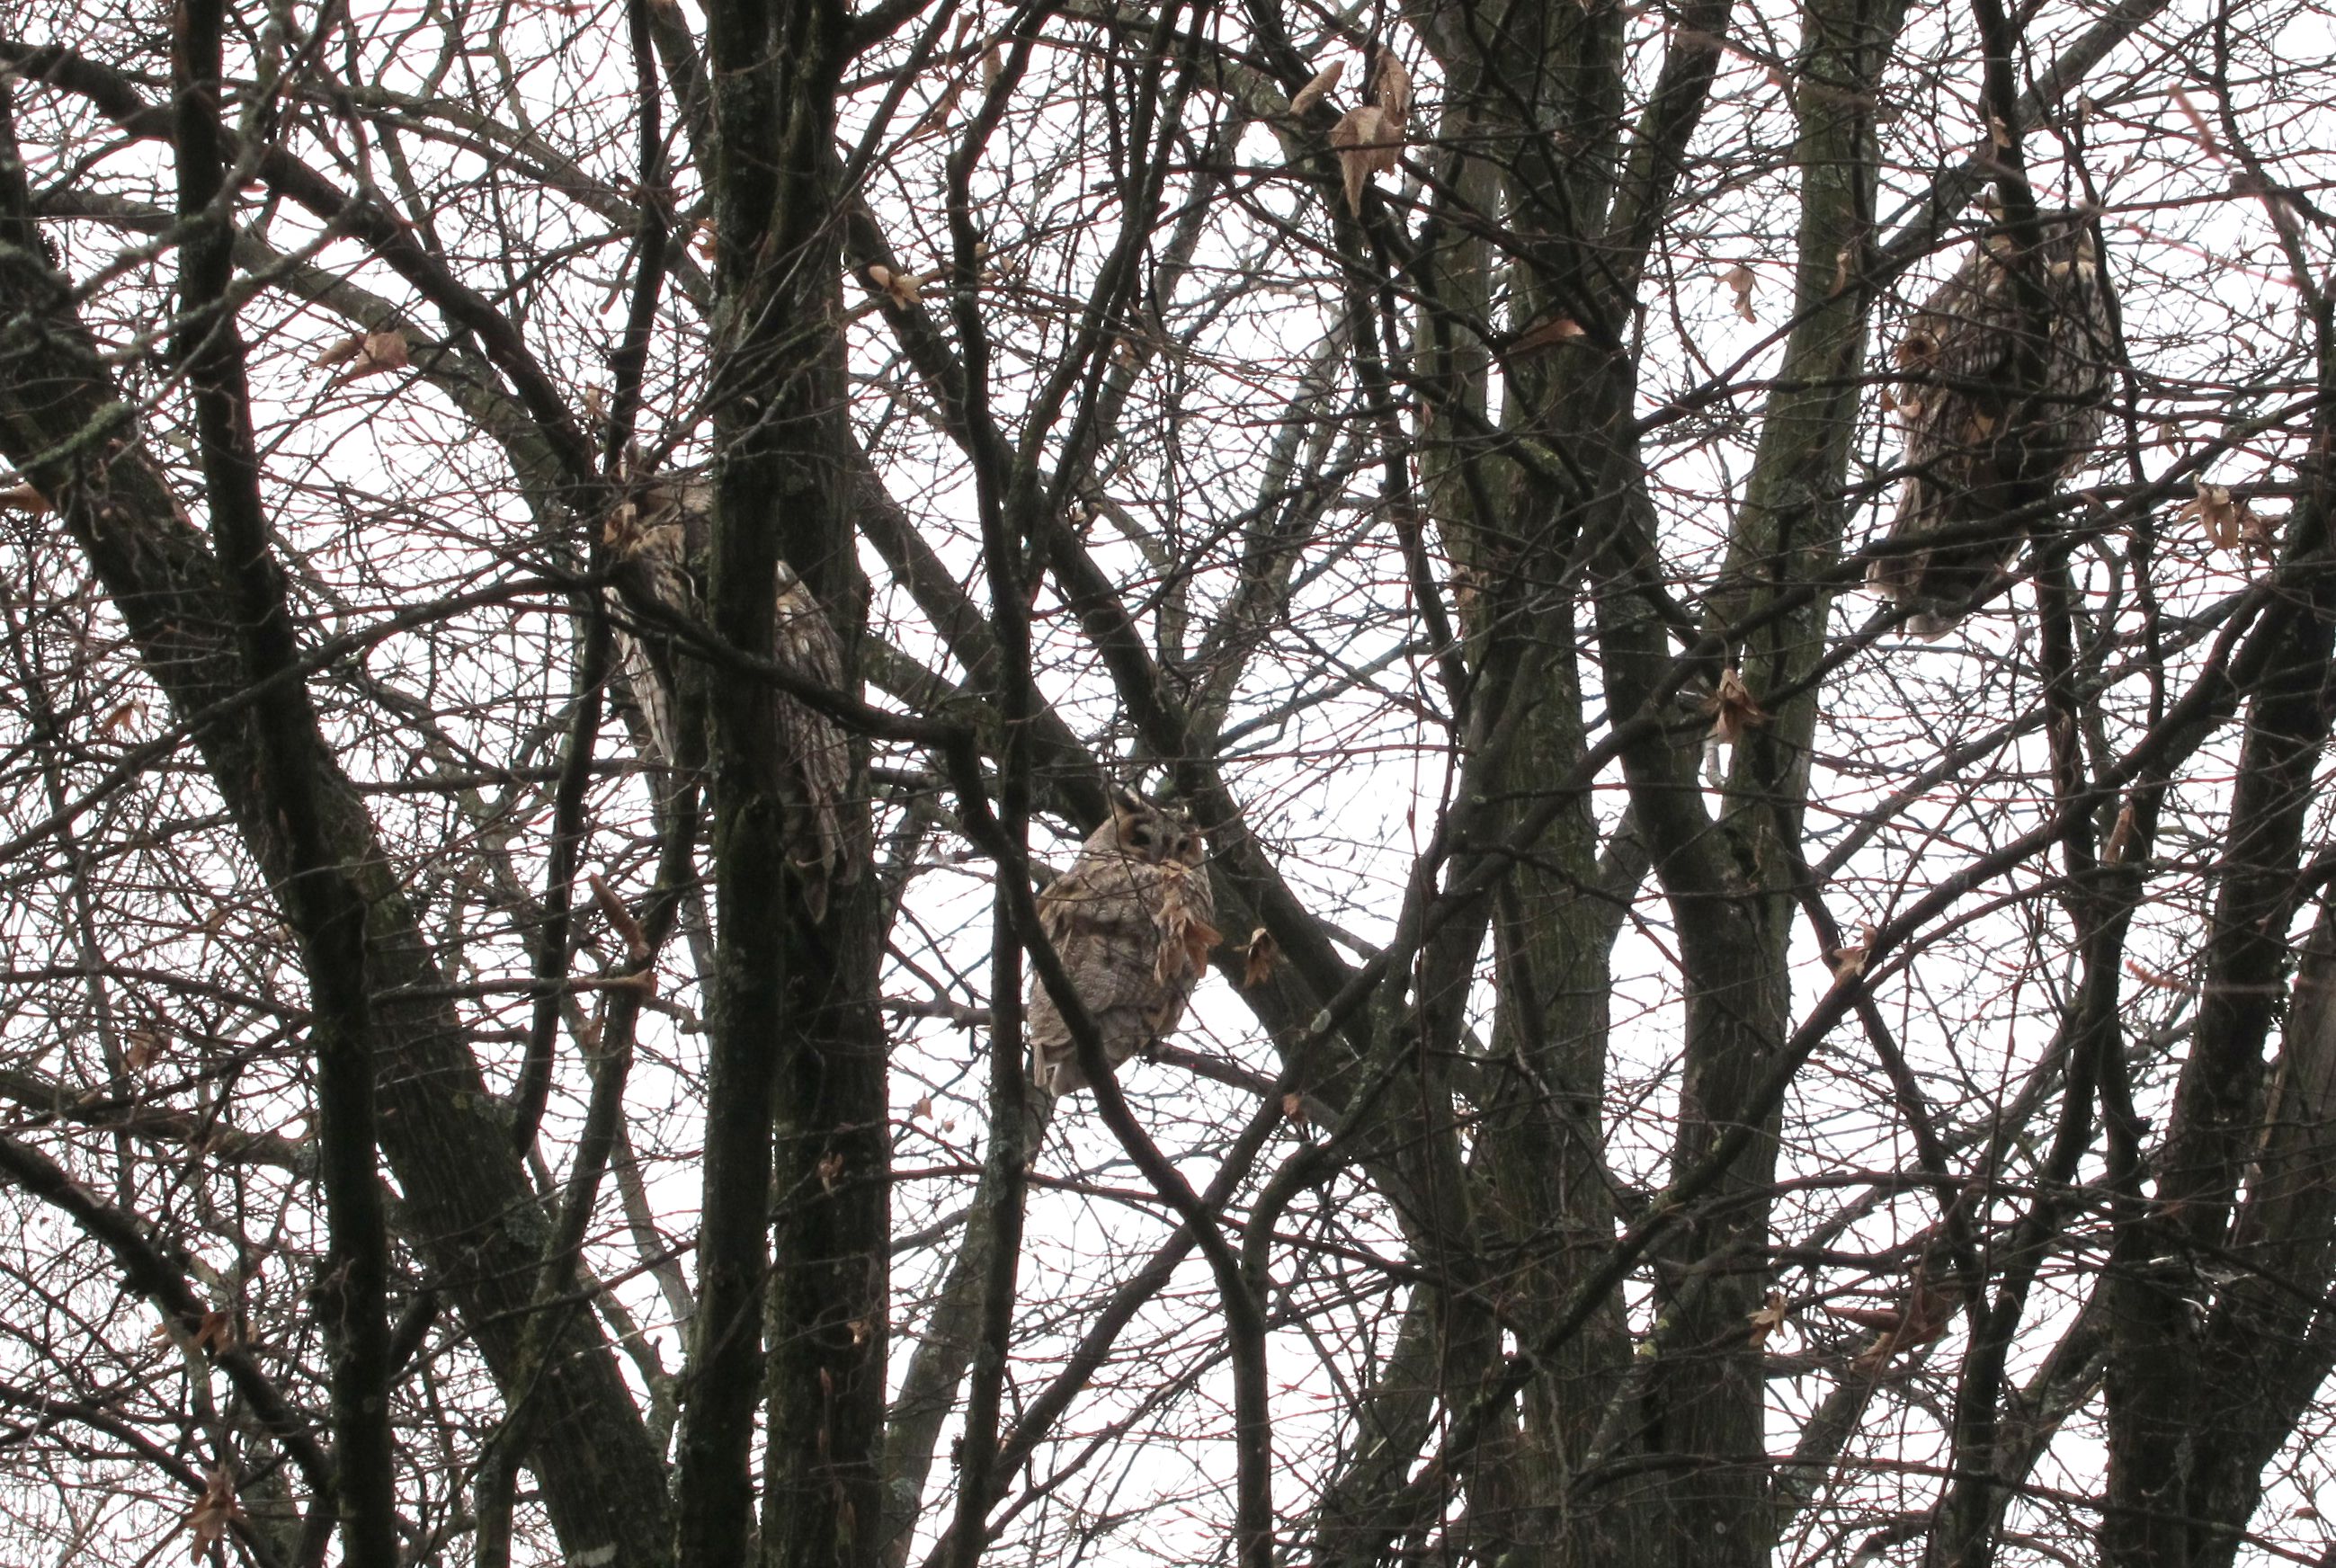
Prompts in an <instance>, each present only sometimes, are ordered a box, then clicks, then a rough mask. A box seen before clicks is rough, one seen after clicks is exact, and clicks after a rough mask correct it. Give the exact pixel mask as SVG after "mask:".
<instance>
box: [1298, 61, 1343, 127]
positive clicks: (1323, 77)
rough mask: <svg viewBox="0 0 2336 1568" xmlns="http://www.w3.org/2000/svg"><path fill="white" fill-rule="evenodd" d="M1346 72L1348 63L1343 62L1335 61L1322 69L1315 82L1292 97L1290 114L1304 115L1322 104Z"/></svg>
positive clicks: (1316, 75)
mask: <svg viewBox="0 0 2336 1568" xmlns="http://www.w3.org/2000/svg"><path fill="white" fill-rule="evenodd" d="M1346 72H1347V63H1346V62H1345V61H1343V60H1333V61H1331V62H1330V63H1329V64H1328V65H1325V66H1324V67H1322V69H1321V70H1320V71H1319V72H1318V73H1316V74H1315V77H1314V80H1313V81H1311V82H1309V83H1307V84H1306V85H1305V86H1303V87H1300V88H1299V90H1298V91H1297V93H1295V94H1294V95H1292V96H1291V98H1290V112H1291V113H1292V114H1303V113H1305V112H1307V111H1308V110H1309V109H1311V108H1313V107H1314V105H1316V104H1317V103H1319V102H1322V100H1323V99H1325V98H1327V97H1329V93H1330V89H1332V88H1333V87H1336V86H1337V85H1338V78H1339V77H1341V76H1343V75H1345V74H1346Z"/></svg>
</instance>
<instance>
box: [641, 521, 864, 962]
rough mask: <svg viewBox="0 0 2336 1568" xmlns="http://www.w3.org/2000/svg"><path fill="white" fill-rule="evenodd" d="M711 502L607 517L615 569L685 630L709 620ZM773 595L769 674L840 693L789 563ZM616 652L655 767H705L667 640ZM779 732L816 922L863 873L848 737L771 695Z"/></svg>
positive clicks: (826, 642)
mask: <svg viewBox="0 0 2336 1568" xmlns="http://www.w3.org/2000/svg"><path fill="white" fill-rule="evenodd" d="M712 499H713V497H712V491H711V488H710V487H709V486H706V485H705V484H702V483H680V482H651V483H648V484H646V485H643V486H642V487H640V488H639V489H638V490H637V491H636V492H634V494H633V497H632V499H630V500H629V501H628V502H624V503H623V504H621V505H620V506H619V507H618V509H617V510H616V511H614V512H613V513H611V514H610V516H609V518H608V523H607V527H606V538H607V541H608V545H609V548H610V550H612V551H613V552H614V553H615V554H616V556H617V557H618V560H620V561H622V562H624V563H626V565H627V566H628V568H629V569H630V570H634V571H637V572H638V573H639V574H640V577H641V580H642V581H643V582H644V583H645V584H646V586H647V589H648V590H649V592H650V594H651V596H652V597H653V598H655V599H656V600H657V602H658V603H659V604H660V605H662V606H664V607H665V608H666V609H669V610H672V611H674V612H675V613H676V615H678V616H680V617H682V618H684V619H685V620H686V621H687V622H688V623H689V624H691V625H694V626H703V625H704V624H705V616H704V612H703V606H702V600H701V599H700V597H699V594H698V588H697V579H696V576H695V573H696V570H699V563H701V562H703V560H705V557H706V548H707V546H708V544H709V543H710V542H711V541H712V537H713V529H712V523H711V520H710V518H709V517H708V513H707V508H708V506H709V505H710V503H711V502H712ZM772 588H773V590H774V593H775V595H776V597H777V601H778V602H777V609H776V614H775V617H774V624H773V627H772V643H771V651H772V655H773V659H774V662H775V663H776V664H777V665H778V666H779V667H781V668H783V669H784V670H786V671H787V672H788V673H789V674H791V675H793V676H795V677H798V678H800V679H803V680H805V681H810V682H815V683H817V684H818V685H821V686H823V687H829V688H830V689H833V690H841V689H842V686H843V649H842V645H841V644H840V643H839V642H838V641H837V640H836V636H835V628H833V627H832V625H830V624H829V622H828V618H827V617H826V615H825V614H824V613H823V612H822V610H821V609H820V607H819V601H818V600H817V599H814V598H813V597H812V593H811V590H810V589H808V588H807V587H805V586H804V584H803V579H802V578H800V577H798V576H797V575H796V574H795V570H794V569H793V567H791V566H789V565H788V564H787V563H786V562H785V561H784V560H782V561H780V562H779V564H778V570H777V573H776V575H775V577H774V580H773V583H772ZM617 648H618V657H619V658H620V659H621V661H622V667H623V669H624V673H625V680H626V684H627V685H628V686H629V687H631V688H632V694H633V700H634V702H635V704H636V705H637V706H638V707H639V709H640V714H641V719H642V723H643V725H644V726H645V727H646V728H647V732H648V738H649V744H650V745H651V746H652V747H654V748H655V750H656V751H657V755H658V759H659V760H660V761H662V762H664V763H665V764H666V765H667V766H671V767H687V766H693V765H698V764H700V763H701V762H702V757H703V752H704V746H703V745H702V742H701V744H698V745H686V744H685V738H686V737H685V736H684V735H683V734H682V726H681V718H680V715H681V713H682V711H683V705H682V703H681V702H680V700H679V688H678V687H677V685H676V677H677V676H678V673H679V671H678V668H677V667H676V657H686V656H682V655H679V654H678V652H677V648H676V642H675V640H674V639H673V638H670V637H659V636H638V637H637V636H634V635H633V634H631V633H630V632H628V631H626V630H624V629H622V628H620V629H619V630H618V634H617ZM770 702H771V711H772V723H773V728H774V731H775V732H776V734H777V736H778V743H779V755H780V765H781V766H782V768H783V769H784V778H783V779H782V780H780V781H779V783H780V784H781V787H782V790H783V793H784V796H785V800H786V814H787V837H788V851H787V855H788V859H789V860H790V861H791V862H793V865H794V867H795V869H796V871H797V872H799V873H800V874H801V876H802V880H803V897H804V901H805V903H806V905H807V906H808V907H809V909H810V911H811V913H812V916H813V919H821V918H823V917H824V916H825V914H826V911H827V901H828V894H829V891H831V890H832V889H833V888H835V887H839V886H843V885H846V884H848V883H850V882H852V881H854V880H855V879H856V877H857V876H858V873H859V861H858V858H857V857H856V856H854V855H852V853H851V852H850V845H849V843H848V842H847V841H846V838H845V836H844V829H843V816H842V809H843V800H844V795H845V793H846V791H847V790H848V789H849V787H850V784H851V776H852V754H851V750H850V746H849V744H848V741H847V739H846V737H845V735H844V733H843V731H842V728H841V727H839V726H837V725H836V723H835V721H834V720H832V719H831V718H829V717H828V716H826V715H824V714H822V713H821V712H819V711H818V710H817V709H815V708H813V707H811V706H807V705H806V704H804V703H803V702H802V701H801V700H800V699H798V698H796V697H795V696H792V695H790V694H789V693H786V692H784V691H780V690H778V689H777V688H775V687H773V688H771V690H770Z"/></svg>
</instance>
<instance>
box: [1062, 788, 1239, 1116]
mask: <svg viewBox="0 0 2336 1568" xmlns="http://www.w3.org/2000/svg"><path fill="white" fill-rule="evenodd" d="M1206 854H1207V845H1206V843H1205V842H1203V841H1202V837H1201V833H1200V830H1199V829H1198V828H1196V827H1194V826H1193V825H1192V821H1191V819H1190V818H1187V817H1185V816H1183V815H1181V814H1179V813H1174V812H1170V811H1167V810H1165V809H1163V808H1162V807H1160V806H1156V805H1153V803H1151V802H1149V801H1146V800H1144V799H1143V798H1142V797H1140V796H1138V795H1135V794H1130V793H1128V792H1127V791H1124V790H1123V791H1121V792H1120V793H1119V794H1118V797H1117V799H1116V800H1115V801H1114V805H1113V809H1112V815H1111V820H1110V821H1108V822H1106V823H1104V824H1103V826H1101V827H1099V828H1097V829H1095V832H1094V833H1090V834H1088V835H1087V840H1086V842H1085V843H1084V844H1081V845H1080V846H1079V857H1078V859H1077V860H1076V861H1075V862H1072V864H1071V867H1070V869H1069V870H1068V871H1066V872H1064V873H1063V874H1062V875H1060V876H1058V877H1056V879H1055V880H1054V881H1052V882H1050V883H1048V884H1047V886H1046V891H1044V892H1042V893H1040V894H1039V895H1038V918H1039V920H1040V921H1041V922H1042V924H1043V925H1044V927H1045V929H1046V936H1047V939H1048V940H1051V941H1052V942H1053V943H1054V944H1055V952H1056V955H1057V956H1058V957H1059V958H1061V959H1062V961H1063V969H1064V970H1065V971H1066V973H1068V974H1069V976H1070V978H1071V983H1072V985H1073V986H1074V987H1075V988H1076V989H1077V991H1078V996H1079V1000H1080V1002H1081V1003H1083V1004H1084V1005H1085V1008H1086V1011H1087V1016H1088V1017H1089V1018H1093V1019H1094V1020H1095V1027H1096V1028H1097V1029H1098V1030H1100V1031H1101V1033H1102V1035H1103V1051H1104V1057H1105V1059H1106V1060H1108V1061H1109V1062H1110V1063H1111V1065H1112V1067H1113V1069H1114V1071H1116V1070H1117V1069H1118V1067H1119V1065H1120V1064H1121V1063H1122V1062H1124V1061H1126V1060H1127V1059H1128V1058H1129V1057H1133V1056H1134V1055H1135V1054H1136V1053H1137V1052H1139V1051H1146V1050H1150V1049H1151V1048H1152V1047H1154V1046H1156V1045H1158V1044H1159V1043H1160V1042H1161V1041H1162V1040H1163V1039H1165V1038H1166V1037H1168V1036H1169V1035H1171V1034H1173V1032H1174V1031H1175V1028H1176V1026H1177V1024H1178V1022H1180V1021H1181V1020H1182V1019H1183V1016H1184V1005H1185V1003H1186V1002H1188V1001H1190V1000H1191V999H1192V988H1193V986H1195V985H1196V984H1198V983H1199V981H1200V979H1201V971H1202V969H1204V968H1205V967H1206V966H1207V964H1208V954H1209V950H1210V949H1211V948H1212V947H1214V946H1215V945H1216V944H1217V942H1218V940H1220V939H1219V937H1218V933H1217V931H1216V930H1215V928H1214V927H1213V926H1212V925H1211V924H1210V923H1209V922H1210V920H1211V919H1212V917H1213V916H1214V914H1215V912H1216V903H1215V896H1214V894H1212V892H1211V891H1210V889H1209V873H1208V871H1207V869H1206V868H1205V867H1204V866H1203V865H1202V860H1203V859H1204V858H1205V856H1206ZM1027 1029H1028V1034H1029V1038H1030V1076H1031V1077H1032V1078H1033V1079H1034V1080H1036V1082H1037V1085H1038V1086H1039V1087H1040V1088H1042V1089H1045V1090H1046V1092H1047V1093H1049V1094H1054V1095H1067V1094H1069V1093H1071V1092H1072V1091H1073V1090H1075V1089H1083V1088H1085V1087H1086V1086H1087V1076H1086V1075H1085V1073H1083V1072H1081V1071H1080V1070H1079V1064H1078V1051H1077V1047H1076V1046H1074V1045H1073V1043H1072V1041H1071V1031H1070V1029H1069V1028H1068V1027H1066V1025H1065V1024H1064V1022H1063V1015H1062V1014H1061V1013H1060V1012H1059V1011H1058V1010H1056V1007H1055V1003H1054V999H1053V998H1050V997H1049V996H1047V994H1046V987H1045V986H1044V985H1042V984H1040V983H1038V981H1037V977H1036V976H1035V975H1034V976H1033V977H1032V979H1031V987H1030V1006H1029V1014H1028V1024H1027Z"/></svg>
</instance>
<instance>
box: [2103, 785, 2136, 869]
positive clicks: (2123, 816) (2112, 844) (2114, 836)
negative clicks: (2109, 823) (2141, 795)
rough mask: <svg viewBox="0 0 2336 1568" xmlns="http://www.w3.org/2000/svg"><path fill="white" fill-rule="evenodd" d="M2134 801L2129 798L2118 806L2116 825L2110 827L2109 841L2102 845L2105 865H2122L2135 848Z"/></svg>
mask: <svg viewBox="0 0 2336 1568" xmlns="http://www.w3.org/2000/svg"><path fill="white" fill-rule="evenodd" d="M2133 835H2134V823H2133V802H2132V800H2131V799H2130V798H2128V799H2127V801H2126V803H2125V804H2123V805H2121V806H2119V807H2118V808H2117V823H2116V825H2115V826H2113V827H2111V828H2110V829H2109V842H2107V843H2106V844H2104V845H2103V846H2102V847H2101V863H2102V864H2103V865H2111V866H2114V865H2121V864H2123V863H2124V862H2125V857H2126V856H2127V853H2129V852H2131V851H2132V849H2133Z"/></svg>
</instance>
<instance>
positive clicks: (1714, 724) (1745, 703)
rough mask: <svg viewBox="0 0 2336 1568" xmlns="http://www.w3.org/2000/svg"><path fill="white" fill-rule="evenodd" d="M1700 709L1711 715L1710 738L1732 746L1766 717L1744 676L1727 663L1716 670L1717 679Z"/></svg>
mask: <svg viewBox="0 0 2336 1568" xmlns="http://www.w3.org/2000/svg"><path fill="white" fill-rule="evenodd" d="M1704 711H1705V712H1706V713H1708V714H1709V715H1711V738H1712V739H1714V740H1716V741H1719V742H1721V743H1723V744H1724V745H1735V744H1736V743H1737V741H1740V740H1742V739H1743V738H1744V734H1745V732H1746V731H1747V730H1748V729H1750V728H1751V727H1752V726H1754V725H1756V724H1765V723H1766V722H1767V718H1768V716H1767V713H1766V712H1764V711H1763V710H1762V709H1761V706H1760V705H1759V704H1758V703H1757V702H1755V701H1753V700H1752V689H1751V688H1750V687H1747V686H1746V685H1745V684H1744V677H1742V676H1740V675H1738V674H1737V673H1736V667H1734V666H1733V665H1730V666H1729V667H1728V668H1726V669H1723V670H1721V671H1720V672H1719V681H1718V685H1717V686H1715V687H1713V688H1712V693H1711V696H1710V697H1709V698H1708V699H1707V700H1706V701H1705V703H1704Z"/></svg>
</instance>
